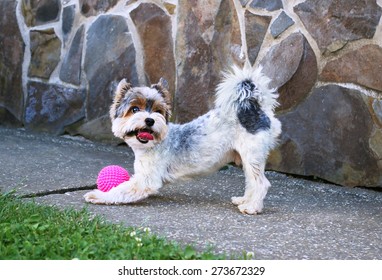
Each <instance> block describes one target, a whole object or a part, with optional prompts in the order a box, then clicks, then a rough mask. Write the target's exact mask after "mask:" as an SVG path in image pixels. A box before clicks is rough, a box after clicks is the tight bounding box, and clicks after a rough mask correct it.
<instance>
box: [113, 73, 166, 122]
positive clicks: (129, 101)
mask: <svg viewBox="0 0 382 280" xmlns="http://www.w3.org/2000/svg"><path fill="white" fill-rule="evenodd" d="M167 88H168V84H167V81H166V80H165V79H164V78H160V79H159V81H158V83H157V84H153V85H152V86H151V89H154V90H156V91H157V93H158V94H159V96H160V97H161V99H160V98H157V97H153V98H151V99H150V102H151V104H147V103H148V101H149V100H148V99H147V97H146V96H145V95H144V94H142V93H141V92H140V91H139V90H140V89H143V88H133V87H132V86H131V84H130V83H128V82H127V81H126V80H125V79H123V80H121V81H120V83H119V84H118V86H117V89H116V92H115V96H114V101H113V104H112V105H111V107H110V118H111V120H112V121H113V120H114V119H116V118H117V117H127V116H131V114H132V113H133V112H132V108H134V107H138V108H139V109H140V110H148V109H149V110H150V111H152V112H157V113H160V114H162V115H163V116H164V117H165V119H166V122H168V121H169V119H170V116H171V98H170V93H169V91H168V89H167ZM148 106H150V108H148Z"/></svg>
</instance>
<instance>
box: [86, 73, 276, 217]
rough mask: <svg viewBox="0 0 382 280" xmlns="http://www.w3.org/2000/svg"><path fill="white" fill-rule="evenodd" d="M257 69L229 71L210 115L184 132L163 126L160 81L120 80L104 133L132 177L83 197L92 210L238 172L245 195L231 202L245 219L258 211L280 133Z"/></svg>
mask: <svg viewBox="0 0 382 280" xmlns="http://www.w3.org/2000/svg"><path fill="white" fill-rule="evenodd" d="M268 83H269V79H268V78H267V77H265V76H264V75H263V74H262V73H261V70H260V69H257V70H255V69H253V68H251V67H244V68H243V69H240V68H238V67H236V66H235V67H233V68H232V69H231V71H229V72H226V73H224V77H223V80H222V82H221V83H220V84H219V85H218V87H217V90H216V99H215V106H214V109H212V110H211V111H209V112H208V113H206V114H205V115H203V116H200V117H199V118H197V119H195V120H193V121H191V122H189V123H185V124H173V123H169V122H168V121H169V117H170V110H171V106H170V95H169V92H168V90H167V82H166V81H165V80H164V79H160V80H159V82H158V83H157V84H154V85H152V86H151V87H132V86H131V85H130V84H129V83H127V82H126V81H125V80H122V81H121V82H120V83H119V85H118V87H117V89H116V94H115V98H114V102H113V104H112V106H111V109H110V117H111V120H112V130H113V133H114V135H115V136H117V137H120V138H122V139H124V140H125V142H126V143H127V144H128V145H129V146H130V147H131V148H132V149H133V151H134V154H135V161H134V171H135V174H134V175H133V176H132V177H131V179H130V180H129V181H127V182H124V183H122V184H120V185H119V186H117V187H115V188H113V189H111V190H110V191H109V192H101V191H99V190H93V191H91V192H88V193H87V194H85V200H86V201H87V202H91V203H95V204H126V203H133V202H137V201H140V200H142V199H144V198H146V197H148V196H149V195H151V194H155V193H157V192H158V190H159V189H160V188H161V187H162V186H163V184H164V183H168V182H173V181H175V180H179V179H188V178H193V177H197V176H200V175H204V174H208V173H211V172H216V171H217V170H219V169H220V168H221V167H223V166H224V165H226V164H227V163H231V162H235V163H236V164H238V165H242V166H243V169H244V173H245V179H246V180H245V184H246V186H245V193H244V195H243V196H241V197H233V198H232V202H233V203H234V204H236V205H238V207H239V210H240V211H241V212H242V213H246V214H257V213H260V212H261V211H262V210H263V200H264V197H265V196H266V194H267V190H268V188H269V187H270V183H269V181H268V180H267V178H266V177H265V174H264V169H265V164H266V160H267V157H268V154H269V152H270V150H271V149H272V148H273V147H274V146H275V145H276V142H277V137H278V136H279V135H280V133H281V123H280V121H279V120H277V119H276V118H275V116H274V109H275V107H276V105H277V101H276V98H277V96H278V95H277V94H276V93H275V92H274V90H272V89H269V88H268Z"/></svg>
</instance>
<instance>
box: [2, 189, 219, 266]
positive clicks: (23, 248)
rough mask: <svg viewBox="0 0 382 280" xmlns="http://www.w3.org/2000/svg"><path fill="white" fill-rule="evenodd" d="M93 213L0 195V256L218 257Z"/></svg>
mask: <svg viewBox="0 0 382 280" xmlns="http://www.w3.org/2000/svg"><path fill="white" fill-rule="evenodd" d="M224 258H225V256H221V255H214V254H213V253H211V252H210V251H209V250H207V251H205V252H198V251H197V250H195V249H194V248H193V247H192V246H180V245H179V244H176V243H174V242H169V241H167V240H166V239H164V238H160V237H157V236H155V235H153V234H151V233H150V232H149V231H148V230H147V229H133V228H126V227H124V226H122V225H114V224H110V223H107V222H105V221H104V220H103V219H102V218H100V217H98V216H96V217H93V216H92V215H91V214H90V213H89V212H88V211H86V210H82V211H75V210H65V211H60V210H58V209H56V208H54V207H49V206H43V205H38V204H36V203H34V202H31V201H25V200H22V199H19V198H16V197H14V196H12V195H10V194H0V259H3V260H4V259H6V260H15V259H16V260H43V259H59V260H67V259H91V260H92V259H97V260H106V259H111V260H136V259H140V260H148V259H154V260H163V259H164V260H169V259H176V260H184V259H187V260H189V259H224Z"/></svg>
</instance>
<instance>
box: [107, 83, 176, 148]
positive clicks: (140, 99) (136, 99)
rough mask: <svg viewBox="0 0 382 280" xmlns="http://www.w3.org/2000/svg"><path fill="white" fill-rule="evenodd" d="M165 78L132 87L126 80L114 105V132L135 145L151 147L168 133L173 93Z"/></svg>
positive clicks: (119, 89)
mask: <svg viewBox="0 0 382 280" xmlns="http://www.w3.org/2000/svg"><path fill="white" fill-rule="evenodd" d="M167 88H168V85H167V81H166V80H165V79H163V78H161V79H160V80H159V82H158V83H157V84H154V85H152V86H151V87H132V86H131V85H130V84H129V83H127V82H126V80H125V79H123V80H122V81H120V83H119V84H118V86H117V89H116V93H115V97H114V101H113V104H112V105H111V108H110V118H111V121H112V131H113V133H114V135H115V136H116V137H119V138H122V139H124V140H125V142H126V143H127V144H128V145H129V146H130V147H132V148H139V149H142V148H149V147H153V146H154V145H155V144H157V143H159V142H161V141H162V140H163V139H164V138H165V137H166V135H167V123H168V121H169V118H170V114H171V105H170V94H169V92H168V89H167Z"/></svg>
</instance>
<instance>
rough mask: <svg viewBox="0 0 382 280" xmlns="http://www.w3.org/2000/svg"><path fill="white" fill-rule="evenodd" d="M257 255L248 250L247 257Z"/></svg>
mask: <svg viewBox="0 0 382 280" xmlns="http://www.w3.org/2000/svg"><path fill="white" fill-rule="evenodd" d="M254 256H255V253H254V252H247V258H248V259H252V258H253V257H254Z"/></svg>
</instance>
